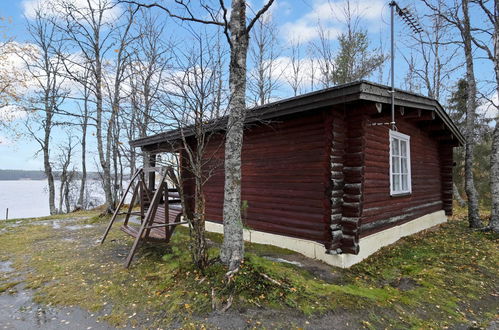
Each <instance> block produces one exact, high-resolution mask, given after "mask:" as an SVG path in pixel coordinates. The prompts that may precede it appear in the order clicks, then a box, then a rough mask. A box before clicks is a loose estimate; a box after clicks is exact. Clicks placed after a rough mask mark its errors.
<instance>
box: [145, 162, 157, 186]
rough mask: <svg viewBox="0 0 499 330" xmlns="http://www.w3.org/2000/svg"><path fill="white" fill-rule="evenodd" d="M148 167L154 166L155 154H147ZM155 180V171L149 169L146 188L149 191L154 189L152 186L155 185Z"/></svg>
mask: <svg viewBox="0 0 499 330" xmlns="http://www.w3.org/2000/svg"><path fill="white" fill-rule="evenodd" d="M148 160H149V164H148V165H149V167H151V168H152V167H155V166H156V155H155V154H149V159H148ZM155 180H156V172H155V171H151V172H149V174H148V183H147V184H148V187H147V188H148V189H149V191H151V192H152V191H154V186H155Z"/></svg>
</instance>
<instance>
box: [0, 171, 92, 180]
mask: <svg viewBox="0 0 499 330" xmlns="http://www.w3.org/2000/svg"><path fill="white" fill-rule="evenodd" d="M54 176H55V179H56V180H57V179H58V178H59V172H54ZM77 176H78V177H79V173H78V174H77ZM46 178H47V177H46V176H45V173H43V171H25V170H0V181H5V180H45V179H46ZM87 178H88V179H89V180H96V179H99V173H98V172H88V173H87Z"/></svg>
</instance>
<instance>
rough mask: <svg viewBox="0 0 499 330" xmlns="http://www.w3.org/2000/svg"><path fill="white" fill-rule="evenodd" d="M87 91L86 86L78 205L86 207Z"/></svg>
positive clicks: (82, 207)
mask: <svg viewBox="0 0 499 330" xmlns="http://www.w3.org/2000/svg"><path fill="white" fill-rule="evenodd" d="M86 95H87V92H86V87H85V100H84V101H83V102H84V105H83V107H84V113H83V123H82V125H81V129H82V133H81V181H80V193H79V196H78V202H77V207H78V208H81V209H84V208H85V206H84V203H85V187H86V185H87V128H88V101H87V96H86Z"/></svg>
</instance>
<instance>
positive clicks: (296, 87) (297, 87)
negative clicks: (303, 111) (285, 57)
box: [285, 41, 304, 96]
mask: <svg viewBox="0 0 499 330" xmlns="http://www.w3.org/2000/svg"><path fill="white" fill-rule="evenodd" d="M300 49H301V43H300V42H299V41H298V42H296V43H294V44H293V45H291V56H290V58H289V60H290V64H291V74H288V75H286V76H285V79H286V82H287V83H288V85H289V87H291V90H292V91H293V96H297V95H299V94H301V89H302V86H303V79H304V72H303V71H304V68H303V66H302V59H301V56H300V55H301V54H300Z"/></svg>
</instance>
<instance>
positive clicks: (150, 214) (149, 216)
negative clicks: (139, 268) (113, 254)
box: [125, 175, 165, 268]
mask: <svg viewBox="0 0 499 330" xmlns="http://www.w3.org/2000/svg"><path fill="white" fill-rule="evenodd" d="M164 181H165V175H163V177H162V178H161V180H160V182H159V187H158V190H156V192H155V193H154V196H153V198H152V200H151V205H150V206H149V209H148V210H147V213H146V217H145V219H144V221H142V225H141V226H140V229H139V232H138V233H137V237H136V238H135V241H134V242H133V245H132V249H131V250H130V253H129V254H128V257H127V258H126V261H125V267H126V268H128V267H129V266H130V263H131V262H132V259H133V256H134V255H135V252H136V251H137V248H138V246H139V244H140V240H141V239H143V238H145V237H147V236H148V235H149V233H150V231H151V228H150V226H151V225H152V223H153V221H154V217H155V216H156V210H157V209H158V204H159V201H160V199H161V194H162V192H161V189H163V185H164ZM147 227H149V228H147ZM145 230H146V232H144V231H145ZM144 234H145V235H144Z"/></svg>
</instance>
